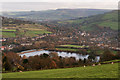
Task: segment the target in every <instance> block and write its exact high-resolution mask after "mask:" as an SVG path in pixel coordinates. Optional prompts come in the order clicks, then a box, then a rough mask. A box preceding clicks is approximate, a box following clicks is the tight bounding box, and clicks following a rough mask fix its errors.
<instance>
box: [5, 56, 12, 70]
mask: <svg viewBox="0 0 120 80" xmlns="http://www.w3.org/2000/svg"><path fill="white" fill-rule="evenodd" d="M4 68H5V71H11V70H12V65H11V63H10V62H9V60H8V59H7V58H6V62H5V64H4Z"/></svg>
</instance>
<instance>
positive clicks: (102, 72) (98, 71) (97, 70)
mask: <svg viewBox="0 0 120 80" xmlns="http://www.w3.org/2000/svg"><path fill="white" fill-rule="evenodd" d="M2 75H3V78H118V63H115V64H104V65H100V66H95V67H93V66H88V67H85V68H84V67H75V68H64V69H51V70H41V71H27V72H22V73H20V72H15V73H3V74H2Z"/></svg>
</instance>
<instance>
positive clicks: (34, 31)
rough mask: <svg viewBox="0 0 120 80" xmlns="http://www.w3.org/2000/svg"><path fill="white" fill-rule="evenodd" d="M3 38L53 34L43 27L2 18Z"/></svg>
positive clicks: (28, 22)
mask: <svg viewBox="0 0 120 80" xmlns="http://www.w3.org/2000/svg"><path fill="white" fill-rule="evenodd" d="M2 25H3V26H2V36H3V37H4V38H8V37H35V36H38V35H41V34H44V33H51V32H50V31H48V28H46V27H44V26H43V25H40V24H36V23H34V22H30V21H24V20H18V19H13V18H6V17H2Z"/></svg>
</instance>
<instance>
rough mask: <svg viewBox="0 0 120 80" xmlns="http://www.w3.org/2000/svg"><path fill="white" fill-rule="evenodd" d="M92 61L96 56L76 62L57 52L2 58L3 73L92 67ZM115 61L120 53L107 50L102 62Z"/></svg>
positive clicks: (9, 55)
mask: <svg viewBox="0 0 120 80" xmlns="http://www.w3.org/2000/svg"><path fill="white" fill-rule="evenodd" d="M91 54H92V53H91ZM92 59H94V55H90V57H89V58H88V59H87V60H86V59H84V60H76V59H75V58H74V57H70V58H63V57H61V56H58V54H57V53H56V52H51V53H50V54H49V55H48V54H45V53H44V54H42V55H39V56H38V55H37V56H31V57H26V56H23V57H20V56H19V55H18V54H16V53H14V52H8V53H4V54H3V56H2V61H3V62H2V67H3V72H7V71H10V72H11V71H12V72H16V71H31V70H43V69H56V68H68V67H78V66H83V65H92V64H93V62H92ZM114 59H120V53H119V52H118V53H117V54H116V55H115V54H113V53H111V52H110V51H109V50H106V51H104V53H103V54H102V55H101V61H109V60H114Z"/></svg>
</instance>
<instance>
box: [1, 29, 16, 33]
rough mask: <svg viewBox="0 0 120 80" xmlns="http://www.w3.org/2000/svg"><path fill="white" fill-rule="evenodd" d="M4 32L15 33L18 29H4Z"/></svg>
mask: <svg viewBox="0 0 120 80" xmlns="http://www.w3.org/2000/svg"><path fill="white" fill-rule="evenodd" d="M2 31H8V32H9V31H12V32H14V31H16V29H2Z"/></svg>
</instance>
